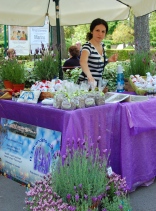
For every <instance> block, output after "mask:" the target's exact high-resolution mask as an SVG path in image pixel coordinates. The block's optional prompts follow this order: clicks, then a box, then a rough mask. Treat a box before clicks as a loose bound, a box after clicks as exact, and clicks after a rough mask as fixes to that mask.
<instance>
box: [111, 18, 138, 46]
mask: <svg viewBox="0 0 156 211" xmlns="http://www.w3.org/2000/svg"><path fill="white" fill-rule="evenodd" d="M112 38H113V41H114V42H117V43H119V42H120V43H123V44H126V43H129V42H133V40H134V31H133V29H132V28H131V27H130V26H129V25H128V22H120V23H119V24H118V25H117V27H116V29H115V31H114V32H113V34H112Z"/></svg>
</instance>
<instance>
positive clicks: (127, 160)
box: [0, 99, 156, 190]
mask: <svg viewBox="0 0 156 211" xmlns="http://www.w3.org/2000/svg"><path fill="white" fill-rule="evenodd" d="M0 117H5V118H8V119H12V120H16V121H19V122H24V123H27V124H32V125H36V126H40V127H45V128H48V129H53V130H57V131H60V132H62V146H61V153H62V154H64V153H65V151H66V144H67V140H68V139H69V140H70V141H72V139H74V140H75V142H76V141H77V139H78V138H80V139H81V141H82V140H83V139H84V138H85V139H86V138H87V139H88V140H89V141H91V142H94V143H96V140H97V138H98V136H99V135H100V136H101V137H102V138H101V142H100V149H103V148H107V149H108V151H110V152H111V155H110V165H111V166H112V169H113V171H114V172H116V173H118V174H121V175H122V177H126V181H127V184H128V188H129V190H134V189H135V188H136V187H137V186H139V185H141V184H143V183H145V182H148V181H150V180H151V179H152V178H154V177H155V176H156V158H155V154H156V99H151V100H149V101H146V102H138V103H115V104H106V105H103V106H97V107H91V108H85V109H78V110H74V111H63V110H59V109H55V108H53V107H51V106H43V105H41V104H37V105H36V104H33V105H32V104H23V103H17V102H13V101H5V100H0Z"/></svg>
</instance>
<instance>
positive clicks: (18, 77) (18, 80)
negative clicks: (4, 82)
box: [10, 59, 25, 90]
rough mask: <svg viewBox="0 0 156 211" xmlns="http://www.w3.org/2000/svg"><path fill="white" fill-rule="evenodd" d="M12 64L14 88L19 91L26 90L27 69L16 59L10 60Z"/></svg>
mask: <svg viewBox="0 0 156 211" xmlns="http://www.w3.org/2000/svg"><path fill="white" fill-rule="evenodd" d="M10 63H11V72H12V75H11V76H12V77H11V79H10V80H11V82H12V83H13V88H14V89H17V90H22V89H24V83H25V68H24V64H23V63H19V62H18V61H17V60H16V59H13V60H10Z"/></svg>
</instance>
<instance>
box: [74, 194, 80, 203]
mask: <svg viewBox="0 0 156 211" xmlns="http://www.w3.org/2000/svg"><path fill="white" fill-rule="evenodd" d="M75 200H76V202H78V200H79V195H78V194H76V195H75Z"/></svg>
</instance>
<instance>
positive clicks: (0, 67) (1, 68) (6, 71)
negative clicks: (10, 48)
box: [0, 60, 13, 89]
mask: <svg viewBox="0 0 156 211" xmlns="http://www.w3.org/2000/svg"><path fill="white" fill-rule="evenodd" d="M11 67H12V63H11V62H10V60H2V61H1V62H0V76H1V80H2V81H3V84H4V87H5V88H6V89H7V88H10V89H12V88H13V85H12V82H11V79H12V68H11Z"/></svg>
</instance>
